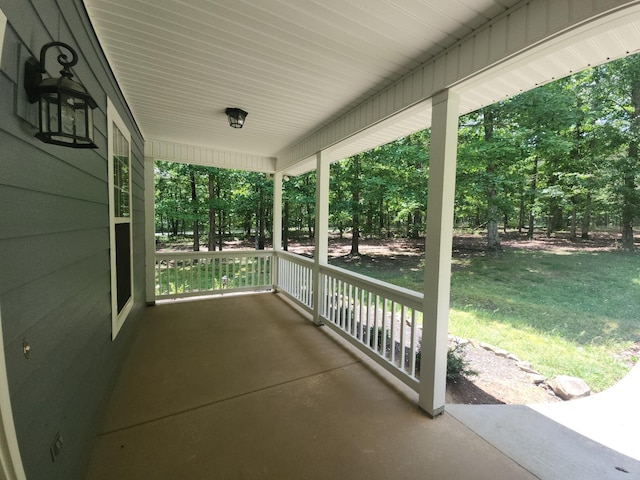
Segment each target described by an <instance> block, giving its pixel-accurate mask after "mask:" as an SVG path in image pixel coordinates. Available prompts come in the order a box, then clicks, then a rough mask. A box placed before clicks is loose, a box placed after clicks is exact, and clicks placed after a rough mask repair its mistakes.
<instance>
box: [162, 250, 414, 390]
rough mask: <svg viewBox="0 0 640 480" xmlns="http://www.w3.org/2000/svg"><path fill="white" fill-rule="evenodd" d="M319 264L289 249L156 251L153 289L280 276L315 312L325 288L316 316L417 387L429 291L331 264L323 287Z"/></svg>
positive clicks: (268, 281)
mask: <svg viewBox="0 0 640 480" xmlns="http://www.w3.org/2000/svg"><path fill="white" fill-rule="evenodd" d="M274 259H275V260H274ZM274 261H275V262H276V263H275V264H274ZM274 267H277V274H275V270H276V269H275V268H274ZM314 269H315V264H314V261H313V260H311V259H309V258H306V257H302V256H300V255H295V254H291V253H288V252H273V251H260V250H259V251H256V250H250V251H226V252H173V253H156V266H155V282H156V283H155V285H156V288H155V293H156V298H157V299H168V298H179V297H191V296H201V295H209V294H221V293H226V292H240V291H265V290H271V289H272V288H273V282H276V283H277V285H276V287H277V290H278V291H279V292H281V293H283V294H285V295H286V296H287V297H289V298H290V299H291V300H293V301H294V302H295V303H297V304H298V305H299V306H301V307H302V308H303V309H305V310H307V311H308V312H309V313H312V314H313V312H314V301H315V299H316V292H317V291H319V297H318V298H319V299H320V305H319V309H318V311H319V315H320V318H319V319H318V320H319V321H321V322H323V323H324V324H325V325H327V326H328V327H330V328H331V329H332V330H334V331H335V332H337V333H338V334H339V335H340V336H342V337H343V338H345V339H346V340H347V341H349V342H350V343H351V344H352V345H354V346H355V347H356V348H358V349H359V350H360V351H362V352H364V353H365V354H366V355H367V356H369V357H370V358H371V359H373V360H374V361H376V362H377V363H378V364H380V365H382V366H383V367H384V368H385V369H387V370H388V371H389V372H391V373H392V374H393V375H395V376H396V377H398V378H399V379H400V380H402V381H403V382H404V383H406V384H407V385H409V386H410V387H411V388H413V389H414V390H418V385H419V380H418V377H419V369H420V339H421V338H422V303H423V295H422V294H420V293H417V292H413V291H411V290H407V289H405V288H401V287H397V286H395V285H391V284H389V283H385V282H381V281H378V280H374V279H372V278H369V277H366V276H364V275H359V274H357V273H353V272H350V271H348V270H343V269H341V268H337V267H332V266H321V267H319V272H318V273H319V276H318V278H319V279H320V285H319V287H320V288H319V289H318V288H316V285H314V278H315V275H314ZM272 273H274V274H275V275H276V276H277V278H273V279H272Z"/></svg>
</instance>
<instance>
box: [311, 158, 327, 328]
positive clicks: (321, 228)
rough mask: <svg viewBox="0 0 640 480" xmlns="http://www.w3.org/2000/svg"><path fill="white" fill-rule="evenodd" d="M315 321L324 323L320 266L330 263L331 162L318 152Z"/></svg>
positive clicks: (314, 266)
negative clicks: (322, 317)
mask: <svg viewBox="0 0 640 480" xmlns="http://www.w3.org/2000/svg"><path fill="white" fill-rule="evenodd" d="M313 259H314V265H313V321H314V322H315V324H316V325H322V324H323V321H322V319H321V318H320V304H321V299H322V298H323V297H324V292H323V287H324V286H323V285H321V284H320V266H321V265H327V264H328V263H329V162H328V161H327V160H326V159H324V158H323V154H322V152H318V153H316V224H315V249H314V254H313Z"/></svg>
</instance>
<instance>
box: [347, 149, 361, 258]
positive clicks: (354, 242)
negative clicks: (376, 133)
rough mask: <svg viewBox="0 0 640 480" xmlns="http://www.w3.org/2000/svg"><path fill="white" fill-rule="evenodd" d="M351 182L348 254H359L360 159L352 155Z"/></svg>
mask: <svg viewBox="0 0 640 480" xmlns="http://www.w3.org/2000/svg"><path fill="white" fill-rule="evenodd" d="M353 163H354V165H353V184H352V191H351V209H352V210H351V211H352V212H353V223H352V228H351V252H350V253H349V254H350V255H360V159H359V157H358V156H357V155H356V156H355V157H353Z"/></svg>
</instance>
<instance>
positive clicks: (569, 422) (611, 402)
mask: <svg viewBox="0 0 640 480" xmlns="http://www.w3.org/2000/svg"><path fill="white" fill-rule="evenodd" d="M531 408H532V409H534V410H535V411H537V412H539V413H541V414H543V415H545V416H546V417H548V418H550V419H552V420H555V421H556V422H558V423H561V424H562V425H564V426H566V427H568V428H570V429H572V430H574V431H576V432H578V433H580V434H581V435H584V436H585V437H587V438H590V439H592V440H594V441H596V442H598V443H600V444H602V445H605V446H607V447H609V448H611V449H613V450H616V451H618V452H620V453H623V454H624V455H627V456H628V457H631V458H634V459H635V460H638V461H640V363H638V364H636V366H635V367H633V368H632V369H631V371H630V372H629V373H628V374H627V376H626V377H624V378H623V379H622V380H620V381H619V382H618V383H617V384H616V385H614V386H613V387H611V388H609V389H608V390H606V391H604V392H601V393H598V394H596V395H592V396H590V397H586V398H581V399H579V400H573V401H571V402H562V403H554V404H542V405H531ZM639 478H640V474H639Z"/></svg>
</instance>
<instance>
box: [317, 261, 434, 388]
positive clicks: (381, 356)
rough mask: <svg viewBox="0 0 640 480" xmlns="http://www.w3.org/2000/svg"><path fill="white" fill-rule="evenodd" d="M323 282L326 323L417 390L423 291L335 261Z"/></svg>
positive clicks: (323, 270) (322, 307) (323, 272)
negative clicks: (370, 275)
mask: <svg viewBox="0 0 640 480" xmlns="http://www.w3.org/2000/svg"><path fill="white" fill-rule="evenodd" d="M320 284H321V302H322V304H321V305H320V315H321V317H322V319H323V320H324V321H325V323H326V325H329V326H331V327H332V328H333V329H334V330H337V331H338V332H339V333H340V334H341V335H342V336H343V337H344V338H346V339H347V340H348V341H349V342H350V343H352V344H353V345H355V346H356V347H357V348H358V349H359V350H361V351H363V352H364V353H365V354H367V355H368V356H369V357H370V358H372V359H373V360H375V361H376V362H377V363H379V364H380V365H382V366H383V367H384V368H385V369H387V370H388V371H389V372H391V373H392V374H394V375H395V376H396V377H398V378H399V379H400V380H402V381H403V382H404V383H406V384H407V385H409V386H410V387H411V388H413V389H414V390H417V389H418V383H419V382H418V376H419V369H420V340H421V338H422V302H423V296H422V294H420V293H417V292H413V291H411V290H407V289H405V288H401V287H397V286H395V285H391V284H389V283H386V282H381V281H378V280H375V279H372V278H369V277H366V276H363V275H359V274H357V273H353V272H350V271H347V270H343V269H341V268H336V267H331V266H323V267H320Z"/></svg>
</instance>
